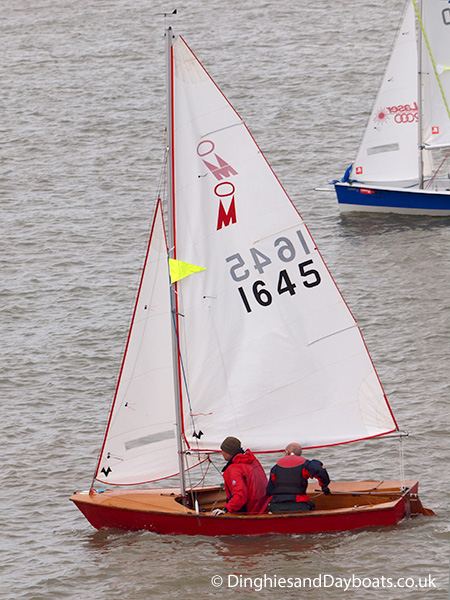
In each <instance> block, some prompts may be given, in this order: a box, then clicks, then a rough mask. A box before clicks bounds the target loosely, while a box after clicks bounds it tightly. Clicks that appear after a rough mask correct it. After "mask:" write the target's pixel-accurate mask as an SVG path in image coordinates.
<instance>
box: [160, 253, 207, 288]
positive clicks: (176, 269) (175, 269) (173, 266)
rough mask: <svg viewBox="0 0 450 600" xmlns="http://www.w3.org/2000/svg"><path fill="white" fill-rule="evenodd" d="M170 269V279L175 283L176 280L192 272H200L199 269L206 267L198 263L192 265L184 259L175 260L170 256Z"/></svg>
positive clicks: (202, 269)
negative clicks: (198, 265) (197, 264)
mask: <svg viewBox="0 0 450 600" xmlns="http://www.w3.org/2000/svg"><path fill="white" fill-rule="evenodd" d="M169 269H170V281H171V282H172V283H175V281H179V280H180V279H183V278H184V277H187V276H188V275H191V274H192V273H198V272H199V271H204V270H205V267H197V266H196V265H191V264H189V263H187V262H183V261H182V260H175V259H173V258H169Z"/></svg>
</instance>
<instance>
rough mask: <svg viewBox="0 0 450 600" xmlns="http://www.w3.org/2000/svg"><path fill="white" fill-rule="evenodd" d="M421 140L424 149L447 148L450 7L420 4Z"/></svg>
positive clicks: (443, 1) (441, 2)
mask: <svg viewBox="0 0 450 600" xmlns="http://www.w3.org/2000/svg"><path fill="white" fill-rule="evenodd" d="M421 21H422V22H421V26H422V27H423V32H422V31H421V32H420V35H422V36H423V39H422V68H421V72H422V107H423V109H422V140H423V143H424V144H425V145H426V147H429V148H433V147H443V146H450V114H449V104H448V103H449V102H450V5H449V3H448V1H447V0H432V1H430V0H428V1H427V2H423V5H422V14H421Z"/></svg>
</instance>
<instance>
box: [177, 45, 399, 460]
mask: <svg viewBox="0 0 450 600" xmlns="http://www.w3.org/2000/svg"><path fill="white" fill-rule="evenodd" d="M173 57H174V73H173V85H174V172H175V208H174V219H175V225H176V227H175V229H176V231H175V243H176V257H177V258H178V259H179V260H183V261H187V262H189V263H192V264H195V265H198V266H201V267H205V270H204V271H202V272H199V273H195V274H193V275H191V276H189V277H186V278H185V279H183V280H182V281H179V282H178V283H177V290H178V297H179V303H180V304H179V312H180V313H182V315H183V316H181V317H180V318H179V323H180V325H179V327H180V337H181V351H182V360H183V365H184V369H185V372H186V378H187V388H188V391H189V398H188V397H187V394H186V390H183V411H184V427H185V433H186V437H187V440H188V442H189V443H190V444H191V445H192V446H193V447H197V446H198V447H199V448H202V449H215V450H217V449H218V448H219V446H220V443H221V442H222V440H223V439H224V438H225V437H226V436H228V435H234V436H237V437H239V438H240V439H241V441H242V442H243V444H244V446H246V447H249V448H251V449H252V450H254V451H270V450H279V449H281V448H284V447H285V445H286V444H287V443H288V442H291V441H298V442H299V443H301V444H303V445H304V446H310V447H311V446H322V445H327V444H335V443H341V442H347V441H352V440H356V439H361V438H366V437H370V436H376V435H380V434H384V433H387V432H389V431H393V430H395V429H396V424H395V421H394V419H393V416H392V414H391V412H390V409H389V406H388V404H387V401H386V398H385V396H384V393H383V390H382V387H381V384H380V382H379V380H378V377H377V375H376V372H375V370H374V367H373V365H372V362H371V359H370V357H369V355H368V353H367V350H366V347H365V344H364V342H363V339H362V337H361V333H360V331H359V329H358V327H357V326H356V323H355V321H354V319H353V317H352V315H351V313H350V311H349V309H348V308H347V306H346V304H345V302H344V301H343V299H342V297H341V295H340V292H339V291H338V289H337V287H336V285H335V283H334V281H333V280H332V278H331V276H330V274H329V272H328V270H327V268H326V266H325V264H324V263H323V260H322V258H321V256H320V254H319V252H318V251H317V249H316V247H315V245H314V242H313V240H312V239H311V236H310V234H309V232H308V229H307V228H306V226H305V225H304V223H303V221H302V219H301V217H300V215H299V214H298V212H297V210H296V209H295V207H294V206H293V204H292V203H291V201H290V199H289V198H288V196H287V194H286V192H285V191H284V189H283V187H282V186H281V185H280V183H279V181H278V180H277V178H276V176H275V175H274V173H273V171H272V170H271V168H270V166H269V165H268V163H267V162H266V160H265V158H264V156H263V155H262V153H261V151H260V149H259V148H258V146H257V145H256V143H255V141H254V140H253V138H252V136H251V135H250V133H249V131H248V130H247V128H246V126H245V124H244V123H243V122H242V121H241V119H240V117H239V115H238V114H237V113H236V112H235V110H234V109H233V108H232V106H231V105H230V104H229V102H228V101H227V100H226V98H225V97H224V96H223V94H222V93H221V91H220V90H219V89H218V88H217V86H216V85H215V83H214V82H213V81H212V79H211V78H210V77H209V75H208V74H207V73H206V71H205V70H204V69H203V67H202V66H201V65H200V63H199V62H198V61H197V60H196V58H195V56H194V55H193V54H192V52H191V51H190V49H189V48H188V47H187V45H186V44H185V42H184V41H183V39H182V38H177V39H176V41H175V42H174V46H173ZM194 430H195V432H196V433H197V435H198V434H199V433H200V432H202V435H201V437H200V440H196V439H195V438H194V437H193V432H194Z"/></svg>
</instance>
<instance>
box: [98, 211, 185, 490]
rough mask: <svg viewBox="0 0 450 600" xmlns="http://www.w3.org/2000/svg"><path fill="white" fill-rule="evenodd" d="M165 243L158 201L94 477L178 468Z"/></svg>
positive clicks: (126, 477) (136, 477) (153, 475)
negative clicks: (108, 420)
mask: <svg viewBox="0 0 450 600" xmlns="http://www.w3.org/2000/svg"><path fill="white" fill-rule="evenodd" d="M171 331H172V313H171V303H170V280H169V270H168V259H167V244H166V237H165V230H164V221H163V215H162V208H161V202H160V201H159V202H158V205H157V208H156V212H155V216H154V221H153V227H152V232H151V237H150V244H149V248H148V253H147V257H146V260H145V265H144V270H143V275H142V279H141V285H140V289H139V293H138V298H137V302H136V307H135V312H134V315H133V321H132V325H131V330H130V335H129V339H128V343H127V347H126V350H125V356H124V359H123V364H122V369H121V373H120V377H119V382H118V385H117V390H116V395H115V399H114V404H113V408H112V412H111V416H110V422H109V424H108V429H107V433H106V437H105V441H104V444H103V448H102V451H101V456H100V460H99V463H98V468H97V473H96V476H95V477H96V479H97V480H98V481H102V482H104V483H108V484H121V485H123V484H136V483H144V482H148V481H153V480H157V479H161V478H164V477H168V476H170V475H174V474H176V473H178V471H179V469H178V453H177V442H176V427H175V400H174V398H175V395H174V384H173V360H172V344H171Z"/></svg>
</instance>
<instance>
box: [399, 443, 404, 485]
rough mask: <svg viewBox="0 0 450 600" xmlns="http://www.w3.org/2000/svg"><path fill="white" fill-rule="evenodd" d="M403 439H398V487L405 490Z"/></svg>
mask: <svg viewBox="0 0 450 600" xmlns="http://www.w3.org/2000/svg"><path fill="white" fill-rule="evenodd" d="M403 450H404V448H403V437H402V436H400V438H399V454H400V487H401V489H402V490H403V489H405V457H404V453H403Z"/></svg>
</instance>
